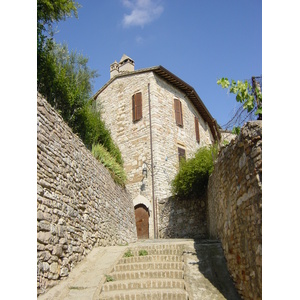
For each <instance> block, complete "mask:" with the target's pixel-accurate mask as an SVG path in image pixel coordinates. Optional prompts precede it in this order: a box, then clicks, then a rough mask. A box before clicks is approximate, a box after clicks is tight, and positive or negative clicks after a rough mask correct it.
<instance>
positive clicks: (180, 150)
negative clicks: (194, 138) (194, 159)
mask: <svg viewBox="0 0 300 300" xmlns="http://www.w3.org/2000/svg"><path fill="white" fill-rule="evenodd" d="M178 159H179V162H180V160H181V159H184V160H185V159H186V158H185V150H184V149H183V148H179V147H178Z"/></svg>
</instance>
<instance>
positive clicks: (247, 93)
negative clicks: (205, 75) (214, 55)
mask: <svg viewBox="0 0 300 300" xmlns="http://www.w3.org/2000/svg"><path fill="white" fill-rule="evenodd" d="M217 84H218V85H221V86H222V88H226V89H229V92H230V93H233V94H236V101H237V102H240V103H242V104H243V108H244V109H246V110H247V111H248V112H251V111H252V110H255V115H258V114H262V94H261V91H260V90H259V88H258V87H256V88H255V90H253V88H252V86H251V85H250V83H249V82H248V81H247V80H245V81H239V80H238V81H237V82H236V81H234V80H231V83H230V82H229V80H228V78H221V79H219V80H218V81H217ZM255 97H256V98H257V99H256V98H255Z"/></svg>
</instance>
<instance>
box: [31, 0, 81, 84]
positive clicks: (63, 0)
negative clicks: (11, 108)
mask: <svg viewBox="0 0 300 300" xmlns="http://www.w3.org/2000/svg"><path fill="white" fill-rule="evenodd" d="M79 7H80V5H79V4H78V3H77V2H75V1H73V0H37V67H38V68H37V79H38V87H39V86H40V85H43V84H44V82H43V81H42V80H41V77H42V78H45V77H47V76H46V74H43V73H45V72H46V71H49V68H47V63H49V57H48V53H49V52H50V51H51V50H52V49H53V43H54V42H53V34H54V33H53V29H52V24H53V23H55V22H59V21H61V20H65V19H66V17H70V16H72V15H74V16H75V17H77V9H78V8H79Z"/></svg>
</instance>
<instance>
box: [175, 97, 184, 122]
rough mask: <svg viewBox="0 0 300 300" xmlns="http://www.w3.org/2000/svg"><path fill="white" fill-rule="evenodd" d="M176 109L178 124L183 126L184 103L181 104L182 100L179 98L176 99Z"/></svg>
mask: <svg viewBox="0 0 300 300" xmlns="http://www.w3.org/2000/svg"><path fill="white" fill-rule="evenodd" d="M174 110H175V120H176V124H177V125H179V126H183V119H182V105H181V102H180V100H178V99H174Z"/></svg>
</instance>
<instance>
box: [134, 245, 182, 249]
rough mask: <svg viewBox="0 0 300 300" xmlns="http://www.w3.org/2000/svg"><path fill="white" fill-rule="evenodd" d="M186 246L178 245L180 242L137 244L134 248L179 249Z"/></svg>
mask: <svg viewBox="0 0 300 300" xmlns="http://www.w3.org/2000/svg"><path fill="white" fill-rule="evenodd" d="M183 248H184V245H178V244H172V245H170V244H165V245H164V244H158V245H147V246H146V245H145V246H136V247H134V249H137V250H143V249H145V250H148V249H149V250H150V249H157V250H161V249H172V250H174V249H177V250H181V249H183Z"/></svg>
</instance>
